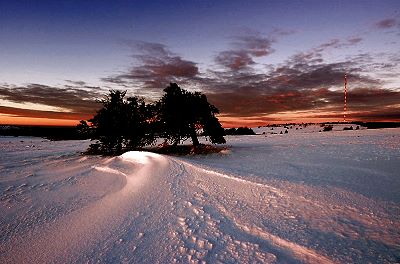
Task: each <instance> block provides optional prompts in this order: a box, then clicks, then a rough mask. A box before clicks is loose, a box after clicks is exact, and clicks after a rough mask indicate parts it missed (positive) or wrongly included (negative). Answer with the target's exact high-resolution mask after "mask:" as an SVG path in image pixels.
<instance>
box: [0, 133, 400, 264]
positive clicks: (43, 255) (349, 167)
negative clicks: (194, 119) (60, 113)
mask: <svg viewBox="0 0 400 264" xmlns="http://www.w3.org/2000/svg"><path fill="white" fill-rule="evenodd" d="M399 132H400V130H398V129H391V130H390V129H389V130H379V131H378V130H377V131H367V130H363V131H349V132H347V131H346V132H342V131H335V132H332V133H331V134H321V133H312V134H308V135H305V134H304V133H299V134H297V135H290V134H289V135H271V136H270V135H268V136H267V137H265V136H262V135H259V136H242V137H230V138H229V139H228V144H231V145H232V147H231V148H230V150H229V151H227V152H225V153H222V154H212V155H208V156H193V157H185V158H178V157H170V156H164V155H158V154H154V153H149V152H127V153H125V154H123V155H121V156H119V157H115V158H101V157H84V156H80V155H79V154H77V153H74V151H73V150H74V149H75V150H79V149H80V148H83V147H85V146H87V144H88V142H86V143H84V144H83V145H81V143H80V142H58V143H54V142H48V141H43V142H42V141H38V140H35V139H24V140H23V141H24V142H20V141H21V140H20V139H18V140H16V139H11V138H2V139H0V140H2V143H3V144H2V146H3V150H2V152H3V153H5V155H2V157H4V158H2V160H1V163H0V166H1V169H2V172H1V175H0V177H1V178H0V191H1V196H0V209H1V212H2V214H1V215H0V228H1V238H0V262H1V263H86V262H88V263H97V262H107V263H111V262H113V263H120V262H122V263H368V262H372V263H396V262H398V261H399V259H400V253H399V252H400V247H399V244H400V201H399V196H398V190H399V186H400V185H399V182H400V179H399V177H398V170H399V169H400V167H399V164H400V162H399V161H400V156H399V155H400V154H399V153H400V152H399V146H400V133H399ZM27 141H29V144H26V143H27ZM7 142H10V143H7ZM8 144H9V145H8ZM85 144H86V145H85ZM25 145H29V146H34V147H32V148H37V149H39V150H40V151H41V153H37V152H35V151H32V149H31V147H29V148H26V147H25ZM7 146H8V147H7ZM27 149H29V151H28V150H27ZM17 152H18V153H17ZM382 192H384V193H382Z"/></svg>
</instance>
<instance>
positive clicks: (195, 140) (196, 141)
mask: <svg viewBox="0 0 400 264" xmlns="http://www.w3.org/2000/svg"><path fill="white" fill-rule="evenodd" d="M190 128H191V132H190V137H191V139H192V142H193V146H198V145H200V142H199V139H198V138H197V134H196V129H195V128H194V125H191V126H190Z"/></svg>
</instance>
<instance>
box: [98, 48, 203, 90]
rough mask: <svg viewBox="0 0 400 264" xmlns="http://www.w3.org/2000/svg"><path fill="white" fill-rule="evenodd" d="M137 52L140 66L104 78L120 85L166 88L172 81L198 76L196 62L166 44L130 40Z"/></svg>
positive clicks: (136, 56)
mask: <svg viewBox="0 0 400 264" xmlns="http://www.w3.org/2000/svg"><path fill="white" fill-rule="evenodd" d="M128 44H129V45H130V46H132V47H133V48H134V50H135V51H136V52H137V54H135V55H133V57H134V58H135V59H136V60H137V62H138V65H139V66H133V67H131V68H130V69H129V70H128V71H127V72H124V73H121V74H117V75H115V76H110V77H106V78H103V79H102V80H103V81H105V82H110V83H114V84H118V85H128V84H132V83H136V84H138V82H139V84H140V86H141V87H144V88H147V89H161V88H165V87H166V86H167V85H168V83H170V82H183V81H185V80H187V79H191V78H194V77H196V76H197V75H198V74H199V69H198V67H197V65H196V63H195V62H192V61H189V60H184V59H182V57H181V56H178V55H176V54H175V53H173V52H171V51H170V50H169V49H168V48H167V47H166V46H165V45H163V44H159V43H150V42H138V41H135V42H128Z"/></svg>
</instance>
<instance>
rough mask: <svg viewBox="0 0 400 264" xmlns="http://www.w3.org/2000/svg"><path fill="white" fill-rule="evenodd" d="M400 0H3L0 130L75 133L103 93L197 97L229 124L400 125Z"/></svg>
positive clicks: (0, 8) (0, 5)
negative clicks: (46, 127) (70, 129)
mask: <svg viewBox="0 0 400 264" xmlns="http://www.w3.org/2000/svg"><path fill="white" fill-rule="evenodd" d="M399 65H400V1H398V0H393V1H390V0H377V1H368V0H362V1H349V0H347V1H295V0H293V1H285V0H276V1H272V0H264V1H256V0H254V1H253V0H252V1H235V0H229V1H216V0H213V1H207V0H203V1H200V0H198V1H189V0H188V1H174V0H169V1H78V0H77V1H72V0H71V1H64V0H57V1H54V0H51V1H45V0H41V1H32V0H29V1H23V0H21V1H12V0H9V1H7V0H0V124H51V125H60V124H64V125H75V124H76V123H77V121H79V120H80V119H88V118H90V117H91V116H93V114H94V113H95V112H96V110H98V108H99V107H100V105H99V104H98V103H97V102H96V99H101V98H102V96H104V94H106V93H107V91H108V90H109V89H119V90H127V91H128V94H129V95H139V96H143V97H145V98H146V99H147V100H148V101H149V102H151V101H154V100H157V99H158V98H159V97H160V95H161V94H162V90H163V88H165V87H166V86H167V85H168V84H169V83H170V82H176V83H178V84H179V85H180V86H181V87H182V88H185V89H189V90H196V91H202V92H203V93H205V94H206V95H207V97H208V98H209V101H210V102H211V103H213V104H214V105H215V106H217V107H218V108H219V110H220V112H221V114H220V115H219V119H220V120H221V121H222V123H223V125H224V126H226V127H228V126H239V125H247V126H257V125H263V124H267V123H270V124H271V123H286V122H322V121H342V120H343V76H344V73H345V72H346V73H347V75H348V89H349V92H348V116H349V120H364V121H400V66H399Z"/></svg>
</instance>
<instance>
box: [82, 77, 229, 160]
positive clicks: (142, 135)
mask: <svg viewBox="0 0 400 264" xmlns="http://www.w3.org/2000/svg"><path fill="white" fill-rule="evenodd" d="M164 92H165V93H164V95H163V97H162V98H161V99H160V100H159V101H157V102H155V103H146V102H145V101H144V100H143V99H142V98H139V97H137V96H134V97H127V98H126V97H125V96H126V92H121V91H115V90H111V91H110V93H109V94H108V95H107V96H106V97H105V98H104V99H103V100H102V103H103V108H101V109H100V110H99V111H97V113H96V115H95V116H94V117H93V118H92V119H90V120H88V122H87V121H83V120H82V121H81V122H80V124H79V125H78V126H77V128H78V130H79V132H80V134H81V135H82V136H84V137H89V138H91V139H92V140H95V141H96V142H95V143H94V144H91V146H90V149H89V152H90V153H95V154H106V155H116V154H120V153H122V152H124V151H127V150H137V149H141V148H143V147H146V146H149V145H153V144H154V143H155V142H156V140H157V139H159V138H160V139H162V140H164V144H163V145H172V146H177V145H178V144H179V143H181V142H183V141H185V140H187V139H189V138H190V139H191V140H192V143H193V146H199V145H200V142H199V140H198V135H199V134H200V131H202V135H204V136H206V137H207V138H208V139H209V141H210V142H211V143H213V144H223V143H225V139H224V134H225V133H224V129H223V128H222V126H221V124H220V122H219V121H218V119H217V117H216V116H215V115H216V114H218V113H219V111H218V109H217V108H216V107H215V106H213V105H212V104H210V103H209V102H208V101H207V97H206V96H205V95H204V94H202V93H199V92H190V91H187V90H184V89H181V88H180V87H179V86H178V85H177V84H175V83H171V84H170V85H169V86H168V87H167V88H165V89H164Z"/></svg>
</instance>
